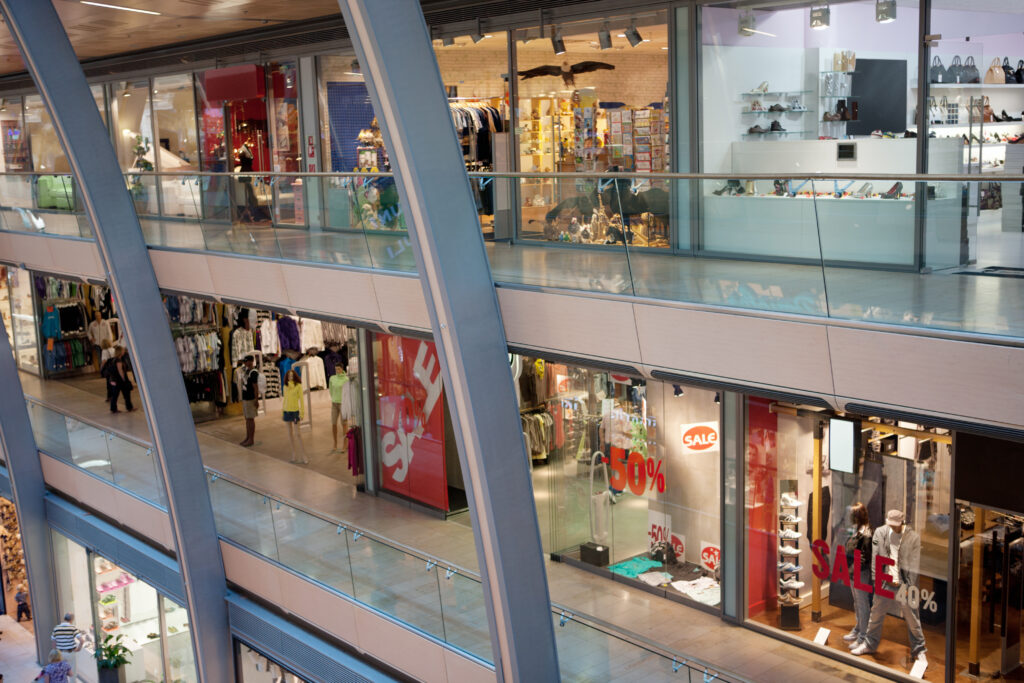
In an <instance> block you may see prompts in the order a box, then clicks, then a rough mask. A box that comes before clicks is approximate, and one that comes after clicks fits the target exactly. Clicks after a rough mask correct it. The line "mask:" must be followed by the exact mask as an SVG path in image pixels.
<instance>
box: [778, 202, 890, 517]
mask: <svg viewBox="0 0 1024 683" xmlns="http://www.w3.org/2000/svg"><path fill="white" fill-rule="evenodd" d="M865 184H866V185H870V183H865ZM779 521H780V522H782V523H783V524H799V523H800V522H802V521H804V518H803V517H797V516H796V515H791V514H789V513H788V512H784V513H782V514H781V515H779Z"/></svg>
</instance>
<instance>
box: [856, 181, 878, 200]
mask: <svg viewBox="0 0 1024 683" xmlns="http://www.w3.org/2000/svg"><path fill="white" fill-rule="evenodd" d="M873 189H874V186H873V185H872V184H871V183H864V184H863V185H861V186H860V189H859V190H857V191H856V192H854V193H853V196H854V197H868V196H870V195H871V190H873Z"/></svg>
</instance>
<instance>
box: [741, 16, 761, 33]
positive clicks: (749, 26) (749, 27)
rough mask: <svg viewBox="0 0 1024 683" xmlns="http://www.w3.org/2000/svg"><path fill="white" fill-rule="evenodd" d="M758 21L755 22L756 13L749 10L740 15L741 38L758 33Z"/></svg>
mask: <svg viewBox="0 0 1024 683" xmlns="http://www.w3.org/2000/svg"><path fill="white" fill-rule="evenodd" d="M756 28H757V21H755V20H754V13H753V12H751V11H750V10H747V11H746V12H745V13H743V14H741V15H740V22H739V34H740V35H741V36H750V35H753V34H754V33H756V31H755V29H756Z"/></svg>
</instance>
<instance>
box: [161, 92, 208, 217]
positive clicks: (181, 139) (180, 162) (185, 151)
mask: <svg viewBox="0 0 1024 683" xmlns="http://www.w3.org/2000/svg"><path fill="white" fill-rule="evenodd" d="M153 114H154V116H155V117H156V130H157V140H156V144H155V147H156V162H157V168H158V169H159V170H160V172H161V173H167V172H170V173H180V172H185V171H198V170H199V144H198V142H199V141H198V136H197V133H196V105H195V89H194V87H193V84H192V74H180V75H175V76H158V77H157V78H154V79H153ZM160 192H161V194H162V199H163V215H165V216H184V217H187V218H197V217H198V216H199V215H200V212H199V207H200V204H199V192H200V190H199V185H198V184H197V182H196V180H195V179H192V178H174V177H169V178H161V180H160Z"/></svg>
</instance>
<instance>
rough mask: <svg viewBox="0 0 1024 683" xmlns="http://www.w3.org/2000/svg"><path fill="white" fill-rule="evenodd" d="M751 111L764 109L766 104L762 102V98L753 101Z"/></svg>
mask: <svg viewBox="0 0 1024 683" xmlns="http://www.w3.org/2000/svg"><path fill="white" fill-rule="evenodd" d="M750 111H764V105H763V104H761V100H754V101H753V102H751V103H750Z"/></svg>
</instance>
